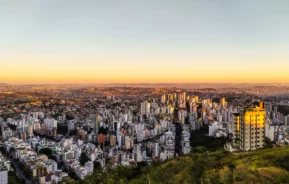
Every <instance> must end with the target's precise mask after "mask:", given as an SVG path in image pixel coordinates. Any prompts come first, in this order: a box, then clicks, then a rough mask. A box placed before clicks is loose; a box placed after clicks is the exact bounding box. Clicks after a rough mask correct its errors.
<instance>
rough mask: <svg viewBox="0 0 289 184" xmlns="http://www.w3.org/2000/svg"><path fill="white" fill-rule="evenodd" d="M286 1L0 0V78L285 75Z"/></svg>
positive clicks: (183, 79)
mask: <svg viewBox="0 0 289 184" xmlns="http://www.w3.org/2000/svg"><path fill="white" fill-rule="evenodd" d="M288 7H289V3H288V2H285V1H281V0H280V1H274V2H273V1H257V0H256V1H247V0H246V1H234V2H232V1H222V2H217V1H207V2H197V1H195V2H191V1H180V2H176V1H158V2H155V1H143V2H135V1H122V2H117V1H111V2H99V1H90V0H86V1H82V2H71V1H67V0H64V1H61V2H60V1H49V2H45V1H32V0H30V1H25V2H23V1H14V2H11V1H8V0H7V1H5V0H4V1H1V2H0V22H1V25H2V26H1V29H0V40H1V42H0V61H1V62H0V63H1V69H2V70H1V72H0V79H1V80H0V83H2V82H3V83H12V84H41V83H51V84H52V83H58V84H61V83H77V84H90V83H289V73H288V68H289V64H288V60H289V52H288V48H289V45H288V43H289V25H288V24H287V20H288V18H289V12H288V11H287V10H288Z"/></svg>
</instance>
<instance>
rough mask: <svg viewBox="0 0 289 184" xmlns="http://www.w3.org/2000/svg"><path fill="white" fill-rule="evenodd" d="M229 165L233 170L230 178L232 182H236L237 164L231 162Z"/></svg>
mask: <svg viewBox="0 0 289 184" xmlns="http://www.w3.org/2000/svg"><path fill="white" fill-rule="evenodd" d="M228 167H229V169H230V171H231V172H232V175H231V179H230V180H231V182H232V183H235V176H234V171H235V169H236V165H235V164H233V163H230V164H229V165H228Z"/></svg>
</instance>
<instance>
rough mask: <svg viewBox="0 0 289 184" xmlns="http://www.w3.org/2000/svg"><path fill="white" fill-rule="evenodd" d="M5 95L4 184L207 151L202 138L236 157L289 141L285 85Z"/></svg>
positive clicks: (48, 89) (49, 89) (67, 89)
mask: <svg viewBox="0 0 289 184" xmlns="http://www.w3.org/2000/svg"><path fill="white" fill-rule="evenodd" d="M280 88H281V89H282V93H280V94H278V93H277V92H278V91H279V92H280V91H281V90H280ZM256 89H258V91H260V93H258V91H257V92H256ZM0 90H1V97H0V100H1V101H0V103H1V106H0V116H1V118H0V123H1V139H2V142H1V151H2V155H1V174H0V176H1V179H0V181H1V183H8V178H13V177H14V179H17V178H18V179H20V180H23V181H25V182H26V183H39V184H46V183H61V182H68V183H69V181H70V182H71V181H73V180H85V179H86V178H87V177H88V176H90V175H92V174H93V173H94V172H98V171H99V169H105V168H107V167H108V166H110V167H112V168H118V167H131V168H134V167H137V166H140V165H142V164H145V165H151V164H154V163H159V162H165V161H167V160H172V159H174V158H177V157H180V156H182V155H186V154H189V153H191V152H193V151H194V150H198V149H199V148H200V146H205V145H203V144H202V143H198V142H194V139H195V138H196V136H195V135H197V134H200V133H201V134H203V135H202V136H205V137H211V138H212V139H211V140H212V141H214V140H218V141H220V142H219V143H218V144H219V145H218V146H219V149H223V150H225V151H227V152H230V153H232V154H240V153H242V152H248V151H249V152H250V151H254V150H257V149H261V148H264V147H266V146H267V147H268V145H272V146H273V147H284V146H287V145H288V143H289V135H288V134H289V130H288V126H289V95H288V92H289V88H288V87H286V86H284V87H273V86H271V87H266V86H259V87H258V86H257V87H253V88H251V91H249V89H245V88H244V89H243V88H239V89H231V90H229V89H224V88H216V89H213V88H212V89H209V88H207V89H202V88H201V89H195V90H193V89H192V90H188V89H179V88H148V87H115V88H113V87H91V86H88V87H87V86H81V87H77V86H57V85H54V86H53V85H28V86H23V85H21V86H17V85H2V86H1V89H0ZM254 91H255V92H254ZM286 94H287V95H286ZM280 111H281V112H280ZM8 173H9V174H8ZM15 177H16V178H15Z"/></svg>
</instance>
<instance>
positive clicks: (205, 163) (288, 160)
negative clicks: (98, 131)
mask: <svg viewBox="0 0 289 184" xmlns="http://www.w3.org/2000/svg"><path fill="white" fill-rule="evenodd" d="M195 150H196V151H195ZM195 150H194V152H192V153H190V154H188V155H184V156H181V157H177V158H175V159H172V160H169V161H166V162H164V163H159V162H156V163H153V164H152V165H149V166H146V165H143V166H142V167H122V166H119V167H116V168H112V167H111V166H108V167H107V168H106V170H101V169H96V170H95V172H94V174H93V175H91V176H88V177H87V178H86V179H85V180H84V181H81V180H77V181H76V180H69V181H67V183H71V184H81V183H99V184H110V183H111V184H115V183H119V184H121V183H129V184H170V183H171V184H176V183H190V184H194V183H196V184H198V183H204V184H222V183H223V184H226V183H236V184H250V183H268V184H269V183H270V184H274V183H276V184H277V183H278V184H279V183H288V182H289V179H288V178H289V148H287V147H286V148H271V149H261V150H258V151H255V152H248V153H239V154H231V153H229V152H226V151H224V150H217V151H215V152H208V151H207V150H206V148H204V147H198V148H196V149H195Z"/></svg>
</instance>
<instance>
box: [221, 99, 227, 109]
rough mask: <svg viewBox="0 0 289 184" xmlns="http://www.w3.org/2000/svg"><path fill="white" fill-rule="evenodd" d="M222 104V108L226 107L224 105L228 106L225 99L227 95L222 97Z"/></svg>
mask: <svg viewBox="0 0 289 184" xmlns="http://www.w3.org/2000/svg"><path fill="white" fill-rule="evenodd" d="M220 105H221V107H222V108H224V107H225V106H226V99H225V97H222V98H221V99H220Z"/></svg>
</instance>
